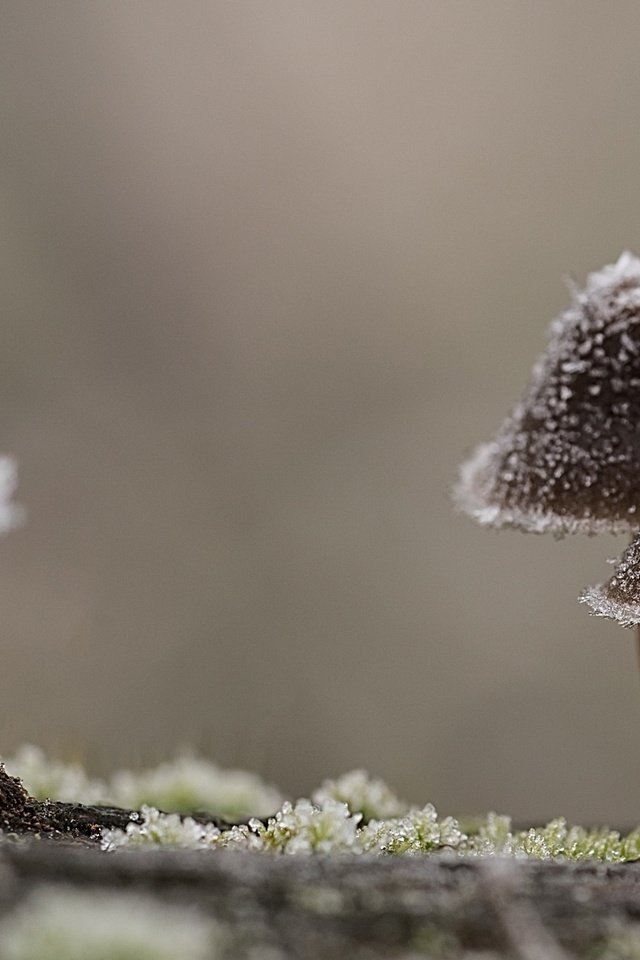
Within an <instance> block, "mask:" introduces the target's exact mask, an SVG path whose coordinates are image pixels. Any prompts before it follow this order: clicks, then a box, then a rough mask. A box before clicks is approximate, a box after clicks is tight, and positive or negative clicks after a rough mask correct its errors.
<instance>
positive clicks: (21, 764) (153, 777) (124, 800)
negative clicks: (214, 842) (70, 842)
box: [0, 745, 283, 821]
mask: <svg viewBox="0 0 640 960" xmlns="http://www.w3.org/2000/svg"><path fill="white" fill-rule="evenodd" d="M0 759H1V760H2V761H3V762H4V764H5V766H6V769H7V772H8V773H10V774H11V775H12V776H14V777H19V778H20V780H22V782H23V783H24V785H25V787H26V789H27V790H28V792H29V793H30V794H31V796H33V797H36V799H38V800H61V801H63V802H65V803H87V804H96V803H98V804H99V803H102V804H112V805H114V806H118V807H125V808H130V809H136V810H139V809H140V808H141V807H143V806H145V805H147V806H150V807H157V808H158V809H160V810H166V811H167V812H170V813H181V814H189V813H194V812H196V811H206V812H209V813H213V814H216V815H217V816H219V817H222V818H224V819H226V820H229V821H234V820H245V819H247V818H248V817H267V816H269V815H270V814H272V813H274V812H275V811H276V810H277V809H278V808H279V807H280V806H281V804H282V802H283V797H282V794H281V793H280V791H279V790H277V789H276V788H275V787H272V786H270V785H269V784H267V783H265V782H264V781H263V780H262V779H261V778H260V777H258V776H257V775H256V774H254V773H248V772H246V771H244V770H224V769H221V768H220V767H218V766H216V764H214V763H212V762H211V761H209V760H205V759H203V758H201V757H195V756H193V755H191V754H186V753H183V754H180V755H178V756H177V757H176V758H175V759H174V760H172V761H170V762H168V763H163V764H160V765H159V766H157V767H152V768H150V769H147V770H142V771H138V772H136V771H129V770H120V771H117V772H116V773H114V774H113V776H112V777H111V779H110V780H109V781H103V780H98V779H90V778H89V777H88V776H87V775H86V773H85V771H84V770H83V768H82V767H81V766H80V765H79V764H73V763H61V762H59V761H57V760H52V759H50V758H49V757H47V756H46V754H45V753H44V751H43V750H41V749H40V748H39V747H34V746H31V745H26V746H23V747H20V749H19V750H17V751H16V753H15V754H14V755H13V756H9V757H2V758H0Z"/></svg>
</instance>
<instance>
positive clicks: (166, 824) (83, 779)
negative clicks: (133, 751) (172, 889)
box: [0, 747, 640, 960]
mask: <svg viewBox="0 0 640 960" xmlns="http://www.w3.org/2000/svg"><path fill="white" fill-rule="evenodd" d="M6 766H7V771H8V772H9V773H10V774H13V775H17V776H19V777H20V778H21V779H22V780H23V782H24V783H25V786H26V787H27V789H28V790H29V792H30V793H31V794H32V795H34V796H36V797H38V798H41V799H44V798H51V799H54V800H58V799H60V800H65V801H67V802H79V803H110V804H115V805H117V806H122V807H125V808H128V809H140V810H141V813H140V814H138V815H137V816H136V817H132V820H131V823H129V824H128V826H127V829H126V830H105V831H104V832H103V839H102V846H103V849H105V850H116V849H118V848H120V847H124V846H147V847H153V846H172V847H182V848H187V849H197V850H217V849H221V848H227V849H234V850H245V851H253V852H263V853H272V854H281V853H285V854H293V853H303V854H313V853H322V854H338V853H351V854H362V853H366V854H378V855H402V854H405V855H406V854H414V855H419V854H437V853H456V854H460V855H463V856H475V857H478V856H485V857H494V856H512V857H531V858H535V859H538V860H550V859H555V858H559V859H565V860H601V861H604V862H607V863H624V862H627V861H632V860H640V827H639V828H638V829H636V830H633V831H632V832H631V833H630V834H628V835H627V836H621V835H620V834H619V833H617V832H615V831H612V830H609V829H608V828H606V827H604V828H602V829H596V830H585V829H584V828H582V827H576V826H570V825H568V824H567V822H566V821H565V820H564V819H562V818H559V819H556V820H552V821H551V822H550V823H548V824H546V825H545V826H542V827H532V828H530V829H529V830H514V829H513V827H512V825H511V820H510V818H509V817H506V816H501V815H498V814H496V813H489V814H487V815H486V816H485V817H480V818H475V819H474V820H469V821H464V822H463V823H461V822H460V821H458V820H456V819H455V818H453V817H439V816H438V814H437V812H436V810H435V808H434V807H433V805H432V804H426V805H425V806H423V807H409V806H408V805H407V804H406V803H404V802H402V801H401V800H399V799H398V797H397V796H396V794H395V793H394V792H393V790H391V789H390V788H389V787H388V786H387V784H385V783H384V781H382V780H379V779H377V778H374V777H370V776H369V775H368V774H367V773H365V771H363V770H354V771H351V772H350V773H346V774H344V775H343V776H341V777H338V778H337V779H335V780H325V781H324V783H323V784H322V786H321V787H319V788H318V789H317V790H315V791H314V792H313V793H312V795H311V799H310V800H307V799H301V800H298V801H297V802H296V803H290V802H289V801H283V800H282V796H281V794H280V792H279V791H278V790H277V789H276V788H275V787H270V786H269V785H267V784H265V783H264V782H263V781H262V780H260V778H259V777H257V776H255V775H253V774H249V773H245V772H243V771H235V770H221V769H220V768H218V767H216V766H215V765H214V764H212V763H210V762H208V761H205V760H201V759H198V758H195V757H189V756H186V755H183V756H181V757H178V758H177V759H176V760H175V761H174V762H173V763H166V764H162V765H161V766H159V767H156V768H154V769H151V770H148V771H144V772H142V773H138V774H135V773H129V772H125V771H121V772H120V773H118V774H115V775H114V777H113V778H112V780H111V781H110V782H109V783H103V782H102V781H98V780H91V779H89V778H88V777H87V775H86V774H85V772H84V770H83V769H82V768H81V767H80V766H78V765H73V764H68V765H65V764H61V763H57V762H52V761H50V760H48V759H47V758H46V756H45V755H44V753H43V752H42V751H41V750H38V749H37V748H35V747H23V748H22V749H21V750H19V751H18V752H17V753H16V754H15V756H14V757H10V758H7V760H6ZM159 809H163V810H165V811H167V813H166V814H164V813H159V812H158V811H159ZM195 810H205V811H206V810H208V811H210V812H211V813H214V814H217V815H219V816H223V817H225V818H226V819H228V820H231V821H233V820H238V821H246V822H244V823H239V824H238V825H236V826H233V827H230V828H229V829H226V830H219V829H217V828H216V827H214V826H213V825H212V824H206V823H205V824H201V823H198V822H197V821H196V820H194V819H193V818H191V817H189V816H188V813H189V812H191V811H195ZM269 814H271V816H269ZM266 816H269V818H268V820H264V819H257V817H263V818H264V817H266ZM0 960H1V958H0Z"/></svg>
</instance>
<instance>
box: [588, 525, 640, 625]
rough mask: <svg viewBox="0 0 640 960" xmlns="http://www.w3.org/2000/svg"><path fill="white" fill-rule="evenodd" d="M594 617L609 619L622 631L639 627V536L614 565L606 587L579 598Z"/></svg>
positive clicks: (592, 589)
mask: <svg viewBox="0 0 640 960" xmlns="http://www.w3.org/2000/svg"><path fill="white" fill-rule="evenodd" d="M579 600H580V602H581V603H588V604H589V606H590V607H591V612H592V613H594V614H595V615H596V616H597V617H609V618H610V619H611V620H616V621H617V622H618V623H619V624H620V625H621V626H623V627H634V626H635V625H636V624H638V623H640V535H638V536H637V537H636V538H635V540H633V541H632V542H631V544H630V545H629V546H628V547H627V549H626V550H625V551H624V553H623V554H622V556H621V557H620V558H619V559H618V560H617V561H616V564H615V569H614V572H613V576H611V577H610V578H609V580H607V582H606V583H601V584H598V586H597V587H589V589H588V590H585V591H584V592H583V593H582V594H581V595H580V597H579Z"/></svg>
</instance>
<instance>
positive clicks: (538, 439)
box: [454, 253, 640, 535]
mask: <svg viewBox="0 0 640 960" xmlns="http://www.w3.org/2000/svg"><path fill="white" fill-rule="evenodd" d="M454 496H455V499H456V501H457V503H458V506H459V507H460V509H461V510H463V511H464V512H465V513H468V514H469V515H470V516H472V517H474V519H476V520H478V521H479V522H480V523H482V524H487V525H491V526H495V527H520V528H521V529H523V530H528V531H532V532H534V533H544V532H546V531H547V530H550V531H553V532H554V533H556V534H560V535H561V534H564V533H574V532H578V531H583V532H586V533H598V532H600V531H602V532H607V531H608V532H616V533H617V532H626V531H628V530H630V529H631V530H636V529H638V526H640V260H639V259H638V258H637V257H635V256H633V255H632V254H630V253H623V254H622V256H621V257H620V259H619V260H618V261H617V263H615V264H611V265H610V266H607V267H604V268H603V269H602V270H599V271H597V272H595V273H591V274H590V275H589V276H588V277H587V282H586V286H585V288H584V290H576V291H574V294H573V302H572V303H571V306H570V307H569V309H568V310H566V311H565V313H563V314H561V315H560V316H559V317H558V318H557V319H556V320H555V321H554V322H553V323H552V325H551V329H550V334H549V345H548V347H547V350H546V352H545V353H544V354H543V355H542V357H540V359H539V360H538V362H537V363H536V365H535V366H534V368H533V372H532V376H531V381H530V383H529V386H528V388H527V390H526V392H525V395H524V397H523V399H522V401H521V402H520V403H519V404H518V406H517V407H516V408H515V410H513V412H512V413H511V415H510V416H509V417H508V418H507V419H506V420H505V422H504V423H503V425H502V427H501V429H500V431H499V432H498V435H497V437H496V439H495V440H493V441H492V442H491V443H488V444H484V445H483V446H481V447H479V448H478V449H477V450H476V451H475V453H474V455H473V456H472V458H471V459H470V460H469V461H468V462H467V463H466V464H464V465H463V467H462V469H461V473H460V481H459V483H458V485H457V487H456V490H455V492H454Z"/></svg>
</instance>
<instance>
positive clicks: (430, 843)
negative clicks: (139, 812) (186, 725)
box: [102, 797, 640, 863]
mask: <svg viewBox="0 0 640 960" xmlns="http://www.w3.org/2000/svg"><path fill="white" fill-rule="evenodd" d="M143 845H145V846H149V845H151V846H153V845H161V846H175V847H188V848H190V849H199V850H204V849H209V850H211V849H220V848H223V847H226V848H232V849H236V850H245V851H252V852H262V853H272V854H283V853H284V854H296V853H298V854H300V853H301V854H314V853H324V854H344V853H349V854H378V855H396V856H397V855H420V854H438V853H455V854H459V855H462V856H473V857H496V856H509V857H519V858H527V857H529V858H533V859H536V860H551V859H564V860H601V861H605V862H607V863H624V862H627V861H631V860H638V859H640V830H634V831H633V832H632V833H630V834H629V835H628V836H626V837H621V836H620V834H619V833H616V832H615V831H612V830H609V829H608V828H606V827H605V828H602V829H601V830H585V829H584V828H582V827H571V826H568V825H567V823H566V821H565V820H563V819H558V820H552V821H551V822H550V823H548V824H547V825H546V826H543V827H531V828H530V829H529V830H513V829H512V827H511V821H510V819H509V817H504V816H499V815H498V814H495V813H490V814H488V815H487V816H486V817H485V818H482V819H480V820H478V821H477V822H476V824H475V827H474V830H473V832H467V833H465V831H464V830H463V829H462V827H461V826H460V823H459V822H458V821H457V820H456V819H455V818H454V817H443V818H440V817H439V816H438V814H437V812H436V810H435V808H434V807H433V805H432V804H427V805H426V806H425V807H422V808H418V807H413V808H411V809H410V810H408V811H407V813H406V814H405V815H404V816H403V817H390V818H387V819H381V820H370V821H369V823H366V824H363V823H362V815H361V814H359V813H356V814H352V813H351V812H350V810H349V808H348V806H347V805H346V804H345V803H340V802H339V801H337V800H332V799H331V798H330V797H327V798H326V799H325V800H324V801H323V802H322V803H321V804H319V805H316V804H314V803H312V802H311V801H310V800H298V801H297V803H295V804H291V803H289V802H286V803H284V804H283V806H282V808H281V809H280V810H279V811H278V812H277V813H276V815H275V816H274V817H270V818H269V820H268V821H267V822H266V823H264V822H262V821H260V820H256V819H252V820H250V821H249V823H248V824H243V825H241V826H234V827H232V828H231V829H229V830H217V829H215V828H213V827H211V826H209V827H207V826H202V825H201V824H197V823H194V821H193V820H190V819H189V818H187V819H184V820H181V819H180V818H179V817H177V816H175V815H172V816H166V815H163V814H160V813H158V811H157V810H154V809H150V808H144V810H143V817H142V819H141V820H140V821H139V822H132V823H130V824H129V825H128V827H127V829H126V831H123V830H107V831H104V834H103V843H102V846H103V849H105V850H115V849H117V848H120V847H126V846H143Z"/></svg>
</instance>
